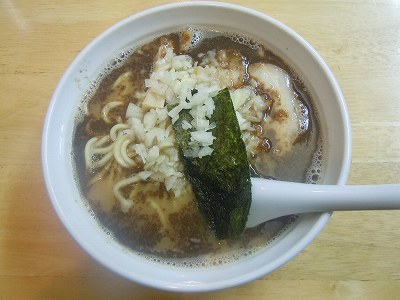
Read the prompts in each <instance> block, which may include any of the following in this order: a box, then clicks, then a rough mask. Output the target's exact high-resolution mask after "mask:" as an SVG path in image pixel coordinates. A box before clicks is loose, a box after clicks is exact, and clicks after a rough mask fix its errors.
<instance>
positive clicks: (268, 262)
mask: <svg viewBox="0 0 400 300" xmlns="http://www.w3.org/2000/svg"><path fill="white" fill-rule="evenodd" d="M188 24H190V25H194V26H195V25H203V26H204V25H206V26H209V27H211V28H216V29H225V30H228V31H236V32H240V33H243V34H248V35H251V36H255V37H257V38H258V40H260V41H262V42H265V44H266V45H268V47H269V48H270V49H271V50H272V51H273V52H275V53H276V54H278V55H279V56H280V57H281V58H283V59H284V60H285V61H286V62H287V63H288V64H289V65H290V66H292V67H293V69H294V70H295V71H296V72H297V73H298V74H299V75H300V76H301V77H302V78H303V80H304V81H305V85H306V86H307V87H308V89H309V91H310V93H311V95H312V98H313V99H314V102H315V105H316V108H317V110H318V112H319V118H320V121H321V127H322V128H321V130H322V133H323V135H324V138H325V145H324V147H325V154H327V155H325V156H326V157H327V160H326V161H325V163H326V166H325V170H326V174H325V176H324V180H323V181H324V183H325V184H345V182H346V179H347V176H348V172H349V166H350V156H351V155H350V152H351V137H350V121H349V116H348V113H347V110H346V105H345V102H344V99H343V96H342V93H341V91H340V88H339V86H338V84H337V82H336V80H335V78H334V76H333V75H332V73H331V71H330V70H329V69H328V67H327V65H326V64H325V63H324V61H323V60H322V58H321V57H320V56H319V55H318V54H317V52H316V51H315V50H314V49H313V48H312V47H311V46H310V45H309V44H308V43H307V42H306V41H305V40H304V39H302V38H301V37H300V36H299V35H298V34H296V33H295V32H293V31H292V30H291V29H289V28H288V27H286V26H285V25H283V24H281V23H280V22H278V21H276V20H274V19H272V18H271V17H268V16H266V15H264V14H262V13H259V12H257V11H254V10H250V9H247V8H244V7H240V6H236V5H231V4H226V3H214V2H185V3H176V4H171V5H166V6H160V7H156V8H153V9H150V10H146V11H143V12H140V13H138V14H135V15H133V16H131V17H128V18H127V19H125V20H123V21H121V22H120V23H118V24H116V25H115V26H113V27H111V28H110V29H108V30H106V31H105V32H104V33H103V34H101V35H100V36H99V37H97V38H96V39H95V40H94V41H93V42H92V43H90V44H89V45H88V46H87V47H86V48H85V49H84V50H83V51H82V52H81V53H80V54H79V55H78V57H77V58H76V59H75V60H74V62H73V63H72V64H71V66H70V67H69V68H68V70H67V71H66V72H65V74H64V76H63V77H62V79H61V81H60V82H59V84H58V86H57V89H56V91H55V93H54V95H53V98H52V100H51V103H50V106H49V109H48V113H47V116H46V121H45V125H44V130H43V145H42V147H43V148H42V159H43V171H44V177H45V181H46V185H47V189H48V192H49V195H50V199H51V201H52V203H53V206H54V208H55V210H56V212H57V214H58V216H59V218H60V219H61V221H62V222H63V223H64V225H65V227H66V228H67V230H68V231H69V233H70V234H71V235H72V236H73V238H74V239H75V240H76V241H77V242H78V244H79V245H80V246H81V247H82V248H83V249H85V250H86V251H87V252H88V253H89V254H90V255H91V256H93V257H94V258H95V259H96V260H97V261H98V262H100V263H101V264H103V265H105V266H106V267H108V268H109V269H111V270H113V271H114V272H116V273H118V274H120V275H122V276H124V277H126V278H129V279H131V280H134V281H136V282H139V283H142V284H145V285H147V286H151V287H155V288H160V289H165V290H173V291H184V292H189V291H210V290H217V289H222V288H228V287H232V286H236V285H240V284H244V283H246V282H249V281H251V280H254V279H256V278H259V277H262V276H264V275H266V274H268V273H270V272H272V271H274V270H275V269H277V268H279V267H281V266H282V265H283V264H285V263H286V262H288V261H289V260H290V259H292V258H293V257H294V256H296V255H297V254H299V253H300V252H301V251H302V250H303V249H304V248H305V247H306V246H307V245H308V244H309V243H310V242H311V241H312V240H313V239H314V238H315V237H316V236H317V235H318V233H319V232H320V231H321V229H322V228H323V227H324V225H325V224H326V222H327V221H328V219H329V217H330V214H329V213H323V214H309V215H304V216H303V217H302V218H301V219H300V221H299V222H297V223H296V226H293V228H291V229H290V230H288V231H287V232H286V233H285V234H284V235H283V236H282V237H281V238H279V239H278V240H276V241H275V242H274V243H273V244H272V245H271V246H269V247H267V248H265V249H264V250H261V251H259V252H258V253H256V254H253V255H251V256H249V257H246V258H243V259H242V260H239V261H237V262H235V263H231V264H226V265H219V266H215V267H207V268H181V267H172V266H166V265H161V264H159V263H157V262H152V261H149V260H146V259H144V258H142V257H139V256H137V255H135V254H133V253H132V252H130V251H127V250H126V249H125V248H124V247H123V246H122V245H120V244H118V243H117V242H116V241H114V240H112V239H110V237H109V236H107V235H106V234H105V233H104V232H103V231H102V230H100V229H99V227H98V225H97V224H96V222H94V221H93V218H92V217H91V215H90V213H89V211H88V209H87V208H86V207H85V206H84V205H83V202H82V201H81V199H80V194H79V191H78V188H77V186H76V184H75V181H74V170H73V168H72V167H71V165H72V163H71V145H72V133H73V125H74V116H75V114H76V110H77V107H78V105H79V103H80V101H81V99H82V96H83V95H84V93H85V92H86V91H87V89H88V86H89V84H90V82H91V80H94V79H95V78H96V76H97V75H98V73H99V71H100V70H101V69H102V67H103V66H104V63H106V62H108V61H110V59H111V58H113V56H114V55H115V54H116V53H117V52H118V51H119V50H121V49H123V48H125V47H127V46H128V45H131V44H133V43H135V42H140V41H144V40H148V39H149V37H153V36H157V35H161V34H163V33H166V32H172V31H175V30H177V29H179V28H182V27H185V26H187V25H188Z"/></svg>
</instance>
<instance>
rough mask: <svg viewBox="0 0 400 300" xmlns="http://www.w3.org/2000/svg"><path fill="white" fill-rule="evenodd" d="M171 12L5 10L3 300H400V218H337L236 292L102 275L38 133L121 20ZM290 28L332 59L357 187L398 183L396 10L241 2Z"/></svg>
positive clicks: (340, 2)
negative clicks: (44, 167) (58, 90)
mask: <svg viewBox="0 0 400 300" xmlns="http://www.w3.org/2000/svg"><path fill="white" fill-rule="evenodd" d="M163 3H168V1H163V0H151V1H137V0H131V1H126V0H120V1H106V0H99V1H78V0H72V1H65V0H55V1H48V0H40V1H34V2H33V1H28V0H15V1H13V0H2V1H0V28H1V30H0V40H1V43H0V101H1V106H0V299H91V298H93V299H114V298H115V299H210V298H212V299H258V298H259V299H276V298H279V299H294V298H295V299H400V258H399V251H400V230H399V225H398V224H399V220H400V211H385V212H376V211H370V212H340V213H334V214H333V216H332V219H331V221H330V222H329V224H328V225H327V226H326V228H325V230H324V231H323V232H322V233H321V235H320V236H319V237H318V238H317V239H316V240H315V241H314V242H313V243H312V244H311V245H310V246H309V247H308V248H307V249H306V250H305V251H304V252H303V253H301V254H300V255H299V256H298V257H296V258H295V259H294V260H292V261H291V262H290V263H288V264H287V265H285V266H284V267H283V268H281V269H280V270H278V271H276V272H275V273H273V274H271V275H270V276H266V277H264V278H261V279H259V280H256V281H254V282H252V283H249V284H247V285H244V286H240V287H237V288H233V289H229V290H224V291H219V292H214V293H207V294H194V295H188V294H181V295H179V294H173V293H167V292H162V291H157V290H153V289H150V288H147V287H143V286H140V285H138V284H135V283H132V282H129V281H127V280H125V279H123V278H121V277H119V276H117V275H115V274H113V273H112V272H110V271H108V270H106V269H104V268H103V267H102V266H100V265H99V264H98V263H97V262H95V261H94V260H92V259H91V258H90V257H89V256H88V255H87V254H86V253H85V252H83V251H82V250H81V249H80V248H79V246H77V244H76V243H75V242H74V241H73V240H72V238H71V237H70V236H69V235H68V233H67V232H66V230H65V229H64V228H63V226H62V225H61V223H60V222H59V220H58V218H57V216H56V214H55V212H54V210H53V208H52V207H51V204H50V201H49V199H48V196H47V193H46V190H45V186H44V182H43V177H42V171H41V158H40V151H41V150H40V146H41V132H42V126H43V120H44V116H45V113H46V109H47V106H48V104H49V101H50V98H51V95H52V93H53V91H54V89H55V86H56V84H57V82H58V80H59V79H60V77H61V75H62V74H63V72H64V71H65V69H66V68H67V66H68V65H69V64H70V63H71V61H72V60H73V59H74V57H75V56H76V55H77V54H78V53H79V51H80V50H82V49H83V48H84V47H85V46H86V45H87V44H88V43H89V42H90V41H91V40H92V39H93V38H94V37H96V36H97V35H98V34H99V33H101V32H102V31H104V30H105V29H106V28H108V27H109V26H111V25H113V24H114V23H116V22H118V21H120V20H121V19H123V18H125V17H127V16H129V15H131V14H133V13H135V12H138V11H140V10H143V9H145V8H149V7H153V6H156V5H158V4H163ZM232 3H236V4H245V5H246V6H248V7H250V8H254V9H257V10H259V11H261V12H264V13H266V14H269V15H270V16H272V17H275V18H276V19H278V20H280V21H282V22H284V23H285V24H287V25H288V26H290V27H291V28H293V29H294V30H295V31H297V32H298V33H299V34H301V35H302V36H303V37H304V38H305V39H306V40H308V41H309V42H310V43H311V44H312V45H313V46H314V47H315V48H316V50H317V51H318V52H319V53H320V54H321V55H322V56H323V58H324V59H325V60H326V62H327V63H328V65H329V66H330V67H331V69H332V71H333V72H334V74H335V76H336V77H337V79H338V81H339V83H340V86H341V87H342V90H343V93H344V95H345V98H346V101H347V104H348V107H349V112H350V116H351V120H352V134H353V163H352V166H351V173H350V177H349V180H348V182H349V183H350V184H382V183H397V182H400V88H399V87H400V4H399V2H398V1H390V0H382V1H378V0H376V1H367V0H364V1H362V0H353V1H344V0H337V1H333V0H332V1H330V0H325V1H322V0H321V1H289V0H287V1H283V0H282V1H255V0H249V1H243V0H240V1H239V0H237V1H232Z"/></svg>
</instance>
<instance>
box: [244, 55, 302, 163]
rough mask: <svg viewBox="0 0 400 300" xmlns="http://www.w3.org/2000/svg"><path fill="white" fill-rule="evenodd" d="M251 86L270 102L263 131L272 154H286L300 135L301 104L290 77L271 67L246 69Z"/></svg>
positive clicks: (258, 65) (257, 66)
mask: <svg viewBox="0 0 400 300" xmlns="http://www.w3.org/2000/svg"><path fill="white" fill-rule="evenodd" d="M248 74H249V77H250V82H251V83H252V84H253V85H255V86H256V87H257V88H259V89H261V90H262V92H263V93H266V94H268V95H269V96H270V97H271V98H272V99H273V105H272V109H271V112H270V114H269V116H268V118H267V121H266V124H265V130H266V132H267V133H268V134H269V136H270V139H271V141H272V146H273V152H274V153H275V154H277V155H279V156H284V155H286V154H287V153H289V152H290V151H291V149H292V147H293V144H294V142H295V140H296V138H297V137H298V135H299V133H300V113H301V109H300V104H301V102H300V100H299V99H298V96H297V94H296V92H295V91H294V89H293V83H292V80H291V78H290V76H289V74H288V73H287V72H286V71H285V70H283V69H281V68H279V67H277V66H275V65H272V64H267V63H254V64H251V65H250V66H249V68H248Z"/></svg>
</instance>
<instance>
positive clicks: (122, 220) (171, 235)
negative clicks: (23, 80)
mask: <svg viewBox="0 0 400 300" xmlns="http://www.w3.org/2000/svg"><path fill="white" fill-rule="evenodd" d="M194 33H195V39H194V41H195V42H194V43H193V44H192V48H191V49H190V50H189V52H188V53H186V54H188V55H190V56H192V57H193V58H194V59H195V60H198V56H199V54H200V53H205V52H207V51H208V50H212V49H215V50H218V49H236V50H239V51H240V52H241V54H242V55H243V56H244V57H245V58H246V62H247V64H251V63H254V62H266V63H273V64H275V65H277V66H279V67H280V68H282V69H284V70H286V71H287V72H289V73H290V74H291V75H292V79H293V82H294V88H295V91H296V93H298V95H299V98H300V99H301V101H302V103H303V104H304V108H305V111H306V113H305V114H304V115H303V116H302V117H304V118H305V119H306V120H305V121H306V123H307V128H306V129H305V130H304V132H303V133H302V134H301V135H300V136H299V138H298V140H297V141H296V143H295V145H294V147H293V151H292V152H291V153H290V155H288V156H286V157H283V158H280V157H278V158H276V157H273V155H272V154H271V153H270V152H268V151H264V152H262V153H260V154H258V155H257V156H255V157H253V158H252V161H251V163H252V166H251V167H252V169H253V170H254V172H253V174H254V175H255V176H262V177H265V178H271V179H279V180H286V181H297V182H309V183H317V182H318V181H319V180H320V179H321V177H322V170H321V165H322V148H321V142H320V141H321V136H320V133H319V126H318V120H317V117H316V112H315V111H314V108H313V106H312V102H311V99H310V96H309V95H308V93H307V90H306V88H305V87H304V84H303V83H302V82H301V80H300V79H299V78H298V76H296V75H295V74H294V72H293V71H292V70H291V68H290V67H289V66H287V64H286V63H285V62H283V61H282V60H281V59H280V58H279V57H277V56H276V55H274V54H273V53H272V52H271V51H269V50H268V49H267V48H266V47H264V46H263V45H260V44H258V43H256V42H254V41H253V40H252V39H248V38H246V37H241V36H238V35H232V34H223V33H219V32H215V31H207V30H205V29H201V30H199V29H195V31H194ZM167 37H168V38H169V39H171V40H172V41H173V43H174V47H175V49H179V47H178V43H179V33H173V34H168V35H167ZM159 45H160V38H156V39H154V40H153V41H151V42H149V43H147V44H144V45H143V46H140V47H138V48H136V49H134V48H131V49H129V50H127V51H123V52H121V53H122V54H119V55H118V57H116V58H115V59H114V60H113V61H112V63H110V64H109V65H108V66H107V67H106V68H105V69H104V70H103V71H102V74H101V76H99V79H97V81H96V84H94V85H93V88H92V89H91V90H90V91H88V94H87V96H86V97H85V99H84V101H83V106H86V107H85V109H83V108H82V109H81V111H86V114H85V115H83V116H82V114H80V115H79V116H77V122H76V127H75V132H74V138H73V162H74V167H75V169H76V174H77V182H78V185H79V186H80V190H81V193H82V197H83V198H84V199H85V200H86V201H87V203H88V206H89V207H90V208H89V209H90V210H91V211H93V213H94V216H95V219H96V221H97V222H98V223H99V225H100V226H101V227H102V228H103V229H104V230H105V231H106V232H107V234H108V235H110V236H111V237H112V238H113V239H116V240H118V241H119V242H120V243H121V244H123V245H125V246H127V247H128V248H129V249H131V250H132V251H134V252H136V253H138V254H140V255H143V256H145V257H147V258H149V259H150V260H153V261H157V262H163V263H165V264H168V265H179V266H187V267H192V266H195V267H202V266H210V265H215V264H223V263H227V262H232V261H235V260H238V259H240V258H241V257H243V256H248V255H251V254H253V253H255V252H257V251H258V250H260V249H263V248H265V247H266V246H267V245H269V244H270V243H271V242H273V241H274V240H276V239H277V238H278V237H279V236H281V235H282V234H284V233H285V232H287V231H288V229H289V228H290V227H291V224H293V223H295V222H296V217H295V216H288V217H282V218H279V219H276V220H273V221H270V222H267V223H264V224H261V225H259V226H257V227H255V228H251V229H246V231H245V232H244V233H243V234H242V235H241V236H240V237H238V238H235V239H232V240H224V241H221V240H216V239H215V238H214V235H213V233H212V232H211V231H210V230H209V228H208V227H207V225H206V223H205V222H204V220H203V218H202V217H201V215H200V214H199V212H198V210H197V207H196V205H195V202H194V201H193V199H192V196H191V193H190V191H187V193H184V194H183V196H182V197H180V199H173V198H172V197H171V196H170V195H169V194H168V193H167V192H166V190H165V188H164V187H163V186H161V185H158V186H157V185H152V184H143V185H141V186H140V187H139V189H138V186H139V185H138V186H136V188H135V190H136V191H137V192H136V194H135V195H134V196H135V199H136V201H137V203H138V205H137V207H136V209H133V210H131V211H129V212H128V213H123V212H122V211H121V209H120V207H119V206H118V205H117V204H116V202H113V201H110V203H111V205H110V204H109V205H108V207H105V206H104V203H99V201H98V200H97V199H96V198H95V195H96V193H93V191H92V190H90V188H89V186H90V182H91V180H92V178H93V177H96V176H99V177H100V178H102V179H103V177H104V178H107V176H108V175H109V174H110V173H112V174H113V176H121V177H123V176H129V174H131V173H132V172H133V171H135V170H131V169H122V168H120V167H117V166H111V167H110V168H109V169H108V170H107V172H105V173H104V172H103V174H99V173H100V172H96V171H94V172H87V171H86V168H85V160H84V148H85V143H86V142H87V141H88V140H89V139H90V138H91V137H93V136H103V135H107V134H108V132H109V130H110V128H111V125H109V124H105V123H104V122H102V119H101V116H100V112H101V107H102V106H104V105H105V103H107V101H109V98H110V94H112V93H113V92H115V91H113V90H112V85H113V83H114V82H115V81H116V80H117V78H119V77H120V75H121V74H124V73H125V72H127V71H128V70H130V71H132V74H133V76H132V78H129V80H130V83H131V86H132V90H131V91H130V92H129V93H126V95H124V96H123V97H122V99H123V102H124V105H123V106H121V107H119V108H118V109H116V110H114V111H113V112H112V117H113V116H115V122H117V121H118V120H117V118H118V116H124V114H125V111H126V108H127V106H128V104H129V103H130V102H133V103H136V104H138V105H140V100H139V99H138V98H136V97H135V93H136V92H139V93H140V92H143V90H144V80H145V79H146V78H148V77H149V74H150V73H151V71H152V62H153V58H154V56H155V55H156V53H157V51H158V47H159ZM118 92H120V93H123V92H124V91H118ZM271 162H272V163H273V164H274V166H275V167H274V169H273V171H271V170H268V169H266V168H263V167H262V165H263V164H267V163H271ZM260 166H261V167H260ZM107 174H108V175H107ZM106 186H107V185H106ZM108 188H110V187H108ZM104 192H105V193H107V191H105V190H101V191H100V192H99V193H104ZM130 192H131V191H130V190H129V189H128V188H127V189H125V190H124V193H125V194H126V195H129V193H130ZM108 194H109V197H113V196H112V194H111V193H110V192H108ZM153 198H154V199H155V198H157V199H162V201H161V203H163V205H162V209H163V210H164V212H167V213H168V218H169V222H168V223H169V224H173V226H169V227H168V226H167V227H168V228H164V227H165V224H162V221H160V220H159V218H157V217H156V216H155V215H154V213H153V214H152V213H151V212H149V209H148V201H149V199H150V201H151V199H153ZM171 203H173V204H172V205H170V204H171ZM106 206H107V205H106ZM170 206H173V207H174V209H175V211H174V210H173V209H172V210H171V211H168V210H169V209H170ZM143 224H144V225H143ZM160 241H162V242H160Z"/></svg>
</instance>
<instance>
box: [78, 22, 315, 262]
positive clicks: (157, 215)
mask: <svg viewBox="0 0 400 300" xmlns="http://www.w3.org/2000/svg"><path fill="white" fill-rule="evenodd" d="M169 49H173V50H169ZM171 52H173V53H171ZM181 54H182V55H183V56H180V55H181ZM121 56H122V57H119V58H117V59H116V60H115V63H116V66H114V67H109V70H104V71H103V76H102V77H101V79H100V80H99V81H98V84H97V85H96V88H95V89H93V92H92V93H90V94H89V96H88V97H87V99H85V101H84V102H83V105H84V106H85V107H84V109H83V111H85V113H84V114H83V115H79V116H78V117H77V120H78V121H77V124H76V129H75V133H74V144H73V160H74V164H75V168H76V172H77V175H78V177H77V179H78V180H77V181H78V183H79V186H80V189H81V192H82V196H83V197H84V198H85V199H86V200H87V202H88V204H89V206H90V209H91V210H92V211H93V212H94V214H95V216H96V219H97V220H98V222H99V223H100V224H101V226H102V227H103V228H105V230H106V231H107V232H110V233H111V235H112V236H113V237H114V238H115V239H117V240H118V241H119V242H120V243H122V244H123V245H125V246H127V247H129V248H130V249H131V250H132V251H136V252H138V253H141V254H143V255H145V256H147V257H151V259H153V260H157V261H160V260H162V261H164V262H166V263H167V264H182V265H185V266H204V265H208V264H220V263H225V262H229V261H233V260H236V259H239V258H240V257H242V256H243V255H249V254H251V253H254V252H256V251H257V250H259V249H262V248H264V247H265V246H266V245H268V243H270V242H271V241H272V240H273V239H275V238H276V237H277V236H279V235H280V234H283V233H284V232H285V230H286V229H287V228H289V227H290V226H289V225H290V224H291V223H292V222H295V220H296V218H295V216H289V217H283V218H279V219H276V220H273V221H270V222H266V223H264V224H261V225H259V226H257V227H255V228H248V229H246V230H245V232H244V233H243V234H242V235H241V236H240V237H238V238H235V239H232V240H222V241H221V240H217V239H216V238H215V237H214V235H213V233H212V231H211V230H210V229H209V228H208V227H207V224H206V223H205V221H204V219H203V217H202V216H201V214H200V213H199V211H198V209H197V206H196V202H195V200H194V196H193V192H192V191H191V187H190V184H187V182H186V181H185V178H184V177H182V176H181V175H180V174H183V170H182V167H181V166H180V163H179V155H178V153H177V152H176V153H175V152H174V151H175V150H176V147H175V146H174V145H173V144H174V143H173V136H174V133H173V130H172V131H171V122H172V121H171V117H170V116H169V115H165V110H163V109H164V108H163V106H165V105H166V104H167V103H168V99H167V100H166V101H167V102H166V103H164V102H163V104H162V106H161V105H160V106H157V105H158V104H157V103H159V102H157V101H159V100H160V99H159V98H158V96H157V95H159V94H157V93H158V90H157V89H158V88H159V86H158V85H157V86H153V85H154V82H156V81H154V80H159V81H157V82H160V80H161V81H163V80H164V81H168V76H167V77H163V76H162V75H160V74H164V73H162V72H170V74H174V76H188V74H190V76H191V78H192V79H193V78H195V79H196V80H197V82H196V83H193V84H195V86H196V88H199V89H200V87H203V86H205V87H206V88H208V89H211V90H212V89H213V88H215V89H217V88H224V87H228V88H229V90H230V92H231V97H232V99H233V102H234V106H235V105H237V106H238V107H237V115H238V120H239V124H241V129H242V136H243V139H244V140H245V143H246V147H247V148H248V149H247V150H248V151H247V152H248V153H247V154H248V158H249V161H250V166H249V167H250V168H251V170H252V171H253V172H252V173H253V174H254V176H261V177H265V178H270V179H279V180H286V181H297V182H309V183H315V182H318V181H319V179H320V177H321V176H322V171H321V160H322V148H321V143H320V139H321V137H320V133H319V130H318V120H317V118H316V112H315V111H314V108H313V106H312V103H311V99H310V97H309V95H308V93H307V90H306V88H305V87H304V85H303V83H302V82H301V80H300V79H299V78H298V76H297V75H296V74H295V73H294V72H293V71H292V70H291V69H290V67H289V66H287V65H286V63H285V62H284V61H282V60H281V59H280V58H279V57H277V56H276V55H274V54H273V53H272V52H270V51H269V50H268V49H267V48H266V47H265V46H264V45H261V44H259V43H257V42H255V41H253V40H252V39H250V38H248V37H245V36H239V35H236V34H229V33H223V32H215V31H209V30H206V29H192V28H190V29H188V30H184V31H182V32H177V33H171V34H167V35H164V36H161V37H158V38H156V39H154V40H152V41H150V42H148V43H146V44H143V45H141V46H139V47H135V48H131V49H129V50H128V51H126V52H124V53H123V54H122V55H121ZM118 60H121V62H120V63H119V62H118ZM156 61H158V63H156ZM171 62H172V66H171V65H170V66H169V67H168V68H167V69H163V68H164V67H165V64H167V63H169V64H171ZM186 63H189V65H186V66H184V65H185V64H186ZM174 64H175V65H174ZM182 64H183V65H182ZM174 66H175V68H174ZM184 71H185V72H186V73H184ZM179 72H181V73H179ZM207 72H208V73H207ZM178 73H179V74H178ZM104 74H105V75H104ZM152 74H153V75H152ZM210 74H212V75H210ZM204 75H207V76H208V77H209V78H204V79H201V78H202V77H201V76H203V77H204ZM266 75H267V77H268V78H269V81H268V80H266V79H265V78H266ZM157 76H158V77H157ZM210 76H211V77H212V76H215V78H214V77H212V78H211V79H210ZM186 79H187V77H185V78H184V79H182V78H180V80H181V82H183V81H184V80H186ZM152 80H153V81H152ZM201 80H203V81H204V82H203V81H201ZM164 81H163V82H164ZM271 82H273V83H274V84H273V85H271V84H270V83H271ZM171 84H174V83H171ZM280 84H281V85H282V86H280ZM285 86H286V87H285ZM172 87H176V85H170V86H168V84H166V88H165V89H166V92H165V93H166V94H164V96H165V95H167V93H168V88H170V89H172ZM152 89H154V93H155V94H152ZM211 93H212V92H211ZM173 95H175V94H173ZM285 97H286V98H287V97H289V98H290V97H292V98H293V99H292V98H290V101H291V102H290V101H289V102H287V101H286V102H285V101H284V99H285ZM167 98H168V96H167ZM170 98H171V96H170ZM172 98H173V97H172ZM175 98H176V96H175ZM243 98H246V99H247V100H246V102H244V103H241V101H242V100H241V99H243ZM154 101H155V102H154ZM163 101H164V100H163ZM170 101H174V100H170ZM235 101H236V102H235ZM242 102H243V101H242ZM246 103H248V105H247V104H246ZM246 105H247V106H246ZM235 108H236V107H235ZM137 120H142V123H140V122H139V121H137ZM149 120H151V122H150V121H149ZM135 122H136V123H135ZM149 122H150V123H149ZM149 124H150V125H149ZM140 126H142V127H143V131H140V130H141V129H138V128H139V127H140ZM146 126H147V127H146ZM188 126H190V124H189V125H188ZM296 126H298V127H296ZM140 128H141V127H140ZM155 129H157V130H155ZM158 129H159V130H158ZM143 132H144V133H145V134H147V135H149V134H152V133H154V137H152V138H148V136H147V139H146V137H144V136H143V137H141V134H142V133H143ZM288 133H290V134H288ZM157 134H158V135H157ZM160 134H161V135H162V137H160ZM171 141H172V143H171ZM116 144H118V147H119V148H117V146H116ZM138 145H141V147H139V146H138ZM146 147H147V148H146ZM211 147H212V146H211ZM119 149H123V151H122V152H121V151H120V150H119ZM121 153H122V154H121ZM152 155H153V156H152ZM161 156H164V157H165V161H164V162H160V159H158V158H159V157H161ZM152 157H154V162H152V159H153V158H152ZM157 159H158V160H157ZM157 164H159V168H158V169H157V170H155V169H154V166H156V165H157ZM166 166H169V167H171V168H175V169H174V172H172V171H165V168H166ZM161 168H163V170H161V171H162V172H164V173H162V172H161V171H160V169H161ZM157 172H159V173H160V172H161V173H162V174H169V175H168V177H165V178H159V175H157V174H158V173H157ZM171 172H172V173H171ZM161 173H160V174H161ZM171 174H172V175H171ZM156 175H157V176H158V177H157V176H156ZM163 176H164V175H163ZM124 180H125V181H124ZM121 182H122V183H121ZM120 183H121V184H120ZM118 184H119V185H118Z"/></svg>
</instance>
